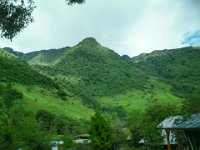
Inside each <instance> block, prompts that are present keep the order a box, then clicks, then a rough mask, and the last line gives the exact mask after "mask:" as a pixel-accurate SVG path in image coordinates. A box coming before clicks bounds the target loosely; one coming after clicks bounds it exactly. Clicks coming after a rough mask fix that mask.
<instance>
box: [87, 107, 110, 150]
mask: <svg viewBox="0 0 200 150" xmlns="http://www.w3.org/2000/svg"><path fill="white" fill-rule="evenodd" d="M90 134H91V145H92V147H93V148H94V149H96V150H110V149H112V146H113V143H114V135H113V132H112V130H111V127H110V124H109V123H108V121H107V120H106V119H105V118H104V117H103V115H102V114H101V113H100V112H98V111H96V113H95V115H94V116H93V117H92V118H91V129H90Z"/></svg>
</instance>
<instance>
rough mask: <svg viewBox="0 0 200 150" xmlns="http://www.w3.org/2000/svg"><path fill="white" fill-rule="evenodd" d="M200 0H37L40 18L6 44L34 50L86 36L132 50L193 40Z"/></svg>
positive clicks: (125, 51)
mask: <svg viewBox="0 0 200 150" xmlns="http://www.w3.org/2000/svg"><path fill="white" fill-rule="evenodd" d="M198 2H199V0H176V1H174V0H162V1H161V0H109V1H108V0H87V2H86V3H85V4H83V5H74V6H72V7H70V6H67V5H65V1H64V0H59V1H57V0H51V1H47V0H35V3H36V5H37V9H36V10H35V12H34V17H35V22H34V23H33V24H31V25H30V26H29V27H28V28H27V29H25V30H24V31H23V32H22V33H20V34H19V35H18V36H17V37H16V38H15V39H14V40H13V42H12V43H11V42H9V41H8V40H3V39H0V46H1V47H3V46H11V47H13V48H14V49H16V50H21V51H24V52H29V51H33V50H40V49H48V48H59V47H64V46H73V45H75V44H76V43H78V42H79V41H81V40H82V39H84V38H86V37H91V36H92V37H95V38H96V39H97V40H98V41H99V42H100V43H101V44H102V45H104V46H106V47H109V48H111V49H114V50H115V51H116V52H118V53H119V54H128V55H130V56H134V55H138V54H140V53H142V52H150V51H152V50H155V49H165V48H175V47H181V46H187V45H188V44H187V43H183V42H182V41H183V40H184V37H185V36H184V35H185V33H187V32H194V31H196V30H198V29H199V28H200V20H199V19H198V18H199V15H200V8H199V6H200V5H197V3H198Z"/></svg>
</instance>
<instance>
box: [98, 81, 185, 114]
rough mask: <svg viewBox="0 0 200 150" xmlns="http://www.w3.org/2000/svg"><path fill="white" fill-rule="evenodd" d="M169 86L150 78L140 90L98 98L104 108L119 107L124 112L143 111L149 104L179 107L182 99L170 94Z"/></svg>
mask: <svg viewBox="0 0 200 150" xmlns="http://www.w3.org/2000/svg"><path fill="white" fill-rule="evenodd" d="M170 91H171V86H169V85H167V84H165V83H163V82H161V81H158V80H156V79H154V78H150V79H149V80H148V83H146V85H145V88H144V89H142V90H138V89H133V90H129V91H127V92H126V93H123V94H118V95H115V96H112V97H102V98H98V99H97V100H98V102H99V103H100V104H101V105H102V106H104V107H118V106H121V107H122V108H124V110H125V111H126V112H130V111H132V110H144V109H145V107H146V106H147V105H148V104H149V103H153V102H157V103H160V104H175V105H178V106H180V104H181V101H182V99H181V98H179V97H176V96H174V95H172V94H171V92H170Z"/></svg>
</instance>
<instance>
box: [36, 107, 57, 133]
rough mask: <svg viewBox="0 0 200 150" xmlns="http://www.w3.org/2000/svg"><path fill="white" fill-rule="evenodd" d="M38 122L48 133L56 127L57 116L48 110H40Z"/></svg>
mask: <svg viewBox="0 0 200 150" xmlns="http://www.w3.org/2000/svg"><path fill="white" fill-rule="evenodd" d="M36 120H37V121H38V122H39V123H40V124H41V127H42V129H43V130H44V131H45V132H47V131H50V130H51V129H52V127H53V126H54V120H55V115H54V114H53V113H51V112H49V111H46V110H39V111H38V112H37V113H36Z"/></svg>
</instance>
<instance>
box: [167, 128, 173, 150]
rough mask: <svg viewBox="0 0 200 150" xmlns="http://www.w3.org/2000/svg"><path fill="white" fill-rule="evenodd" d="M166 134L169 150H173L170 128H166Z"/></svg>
mask: <svg viewBox="0 0 200 150" xmlns="http://www.w3.org/2000/svg"><path fill="white" fill-rule="evenodd" d="M166 135H167V146H168V150H172V148H171V144H170V130H166Z"/></svg>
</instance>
